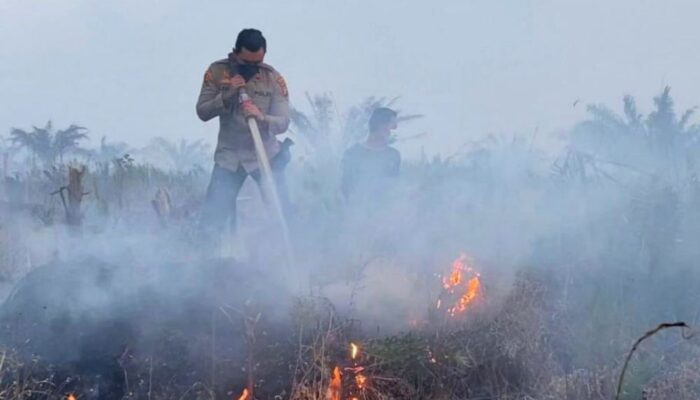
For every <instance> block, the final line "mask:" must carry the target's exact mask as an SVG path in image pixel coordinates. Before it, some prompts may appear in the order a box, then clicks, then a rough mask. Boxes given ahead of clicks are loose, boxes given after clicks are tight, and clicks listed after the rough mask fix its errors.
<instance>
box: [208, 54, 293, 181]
mask: <svg viewBox="0 0 700 400" xmlns="http://www.w3.org/2000/svg"><path fill="white" fill-rule="evenodd" d="M239 65H240V64H239V62H238V60H237V59H236V58H235V57H234V56H233V55H229V58H228V59H224V60H219V61H216V62H214V63H213V64H211V65H210V66H209V68H208V69H207V72H206V73H205V74H204V82H202V90H201V91H200V94H199V99H198V101H197V115H198V116H199V118H200V119H201V120H202V121H208V120H210V119H212V118H214V117H219V138H218V143H217V146H216V152H215V153H214V162H216V164H217V165H219V166H221V167H223V168H226V169H228V170H231V171H234V172H235V171H236V170H238V168H239V167H241V166H242V167H243V168H245V170H246V171H248V172H251V171H253V170H255V169H257V168H258V159H257V155H256V153H255V145H254V144H253V137H252V136H251V133H250V128H249V127H248V123H247V121H246V118H245V116H244V114H243V109H242V107H240V105H239V104H238V95H237V92H238V90H237V89H229V88H228V86H227V85H225V84H223V83H222V81H223V80H227V79H229V78H231V77H233V76H234V75H236V74H237V73H238V66H239ZM259 67H260V69H259V71H258V73H257V74H256V75H255V76H254V77H253V78H251V79H250V80H249V81H248V82H247V83H246V86H245V89H246V91H247V93H248V95H250V97H251V100H252V101H253V103H255V105H256V106H258V108H259V109H260V111H262V113H263V114H264V115H265V121H263V122H258V126H259V128H260V134H261V136H262V139H263V144H264V146H265V151H266V153H267V157H268V158H270V159H271V158H272V157H274V156H275V155H276V154H277V153H278V152H279V151H280V143H279V141H278V140H277V139H276V138H275V135H278V134H281V133H284V132H285V131H286V130H287V128H288V127H289V93H288V92H287V84H286V83H285V81H284V78H282V75H280V74H279V73H278V72H277V71H275V70H274V68H272V67H271V66H269V65H267V64H260V65H259ZM228 90H235V91H236V93H234V94H233V95H232V96H230V97H229V99H230V100H228V101H227V103H228V104H225V103H224V93H225V92H226V91H228Z"/></svg>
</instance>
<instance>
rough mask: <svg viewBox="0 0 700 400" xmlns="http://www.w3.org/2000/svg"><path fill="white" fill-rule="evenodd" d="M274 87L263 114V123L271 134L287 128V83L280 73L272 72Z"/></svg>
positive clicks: (277, 133)
mask: <svg viewBox="0 0 700 400" xmlns="http://www.w3.org/2000/svg"><path fill="white" fill-rule="evenodd" d="M272 79H274V81H275V82H274V85H273V86H274V89H273V91H272V103H271V104H270V109H269V110H268V112H267V114H266V115H265V124H267V128H268V131H269V132H270V133H271V134H273V135H279V134H281V133H284V132H286V131H287V128H289V92H288V91H287V83H286V82H285V81H284V78H283V77H282V75H280V74H279V73H278V72H273V75H272Z"/></svg>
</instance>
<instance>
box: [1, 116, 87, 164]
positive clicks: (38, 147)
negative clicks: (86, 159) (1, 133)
mask: <svg viewBox="0 0 700 400" xmlns="http://www.w3.org/2000/svg"><path fill="white" fill-rule="evenodd" d="M87 137H88V136H87V129H85V128H84V127H82V126H78V125H70V126H69V127H68V128H66V129H63V130H59V131H56V132H54V130H53V124H52V123H51V121H48V122H47V123H46V125H45V126H44V127H43V128H38V127H36V126H33V127H32V130H31V131H25V130H23V129H19V128H12V130H11V131H10V141H11V142H12V143H13V144H14V145H16V146H18V147H21V148H25V149H27V150H28V151H29V152H30V153H31V154H32V164H34V162H35V159H36V158H38V159H40V160H41V161H42V162H43V163H44V165H45V166H49V165H52V164H54V163H55V162H56V158H59V160H60V161H61V162H63V156H64V154H66V153H69V152H73V151H76V150H78V149H79V146H80V145H79V142H80V141H81V140H84V139H86V138H87Z"/></svg>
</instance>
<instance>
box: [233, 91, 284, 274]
mask: <svg viewBox="0 0 700 400" xmlns="http://www.w3.org/2000/svg"><path fill="white" fill-rule="evenodd" d="M252 101H253V100H252V99H251V98H250V96H249V95H248V92H246V90H245V89H244V88H241V89H239V94H238V102H239V104H241V105H243V104H246V103H252ZM247 121H248V128H250V134H251V136H252V137H253V144H254V146H255V154H256V156H257V158H258V164H259V168H260V172H261V182H260V186H261V190H262V191H263V193H264V194H265V195H266V196H265V197H266V198H267V199H269V200H270V201H271V202H272V207H273V208H274V211H275V214H276V216H277V219H278V222H279V224H280V228H281V229H282V235H283V239H284V246H285V253H286V257H287V263H288V266H289V267H291V266H292V265H294V258H293V253H292V245H291V240H290V236H289V226H288V225H287V219H286V218H285V215H284V210H283V209H282V203H281V201H280V198H279V193H278V192H277V184H276V182H275V177H274V175H273V174H272V168H271V167H270V160H269V158H268V157H267V152H266V151H265V145H264V143H263V140H262V135H261V134H260V128H259V127H258V122H257V121H256V120H255V118H253V117H248V118H247Z"/></svg>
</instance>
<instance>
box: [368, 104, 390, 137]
mask: <svg viewBox="0 0 700 400" xmlns="http://www.w3.org/2000/svg"><path fill="white" fill-rule="evenodd" d="M396 118H397V114H396V111H394V110H392V109H391V108H387V107H378V108H376V109H375V110H374V112H372V116H371V117H369V134H370V136H375V137H382V138H384V139H388V138H389V135H391V131H392V130H394V129H396V126H397V122H396Z"/></svg>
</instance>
